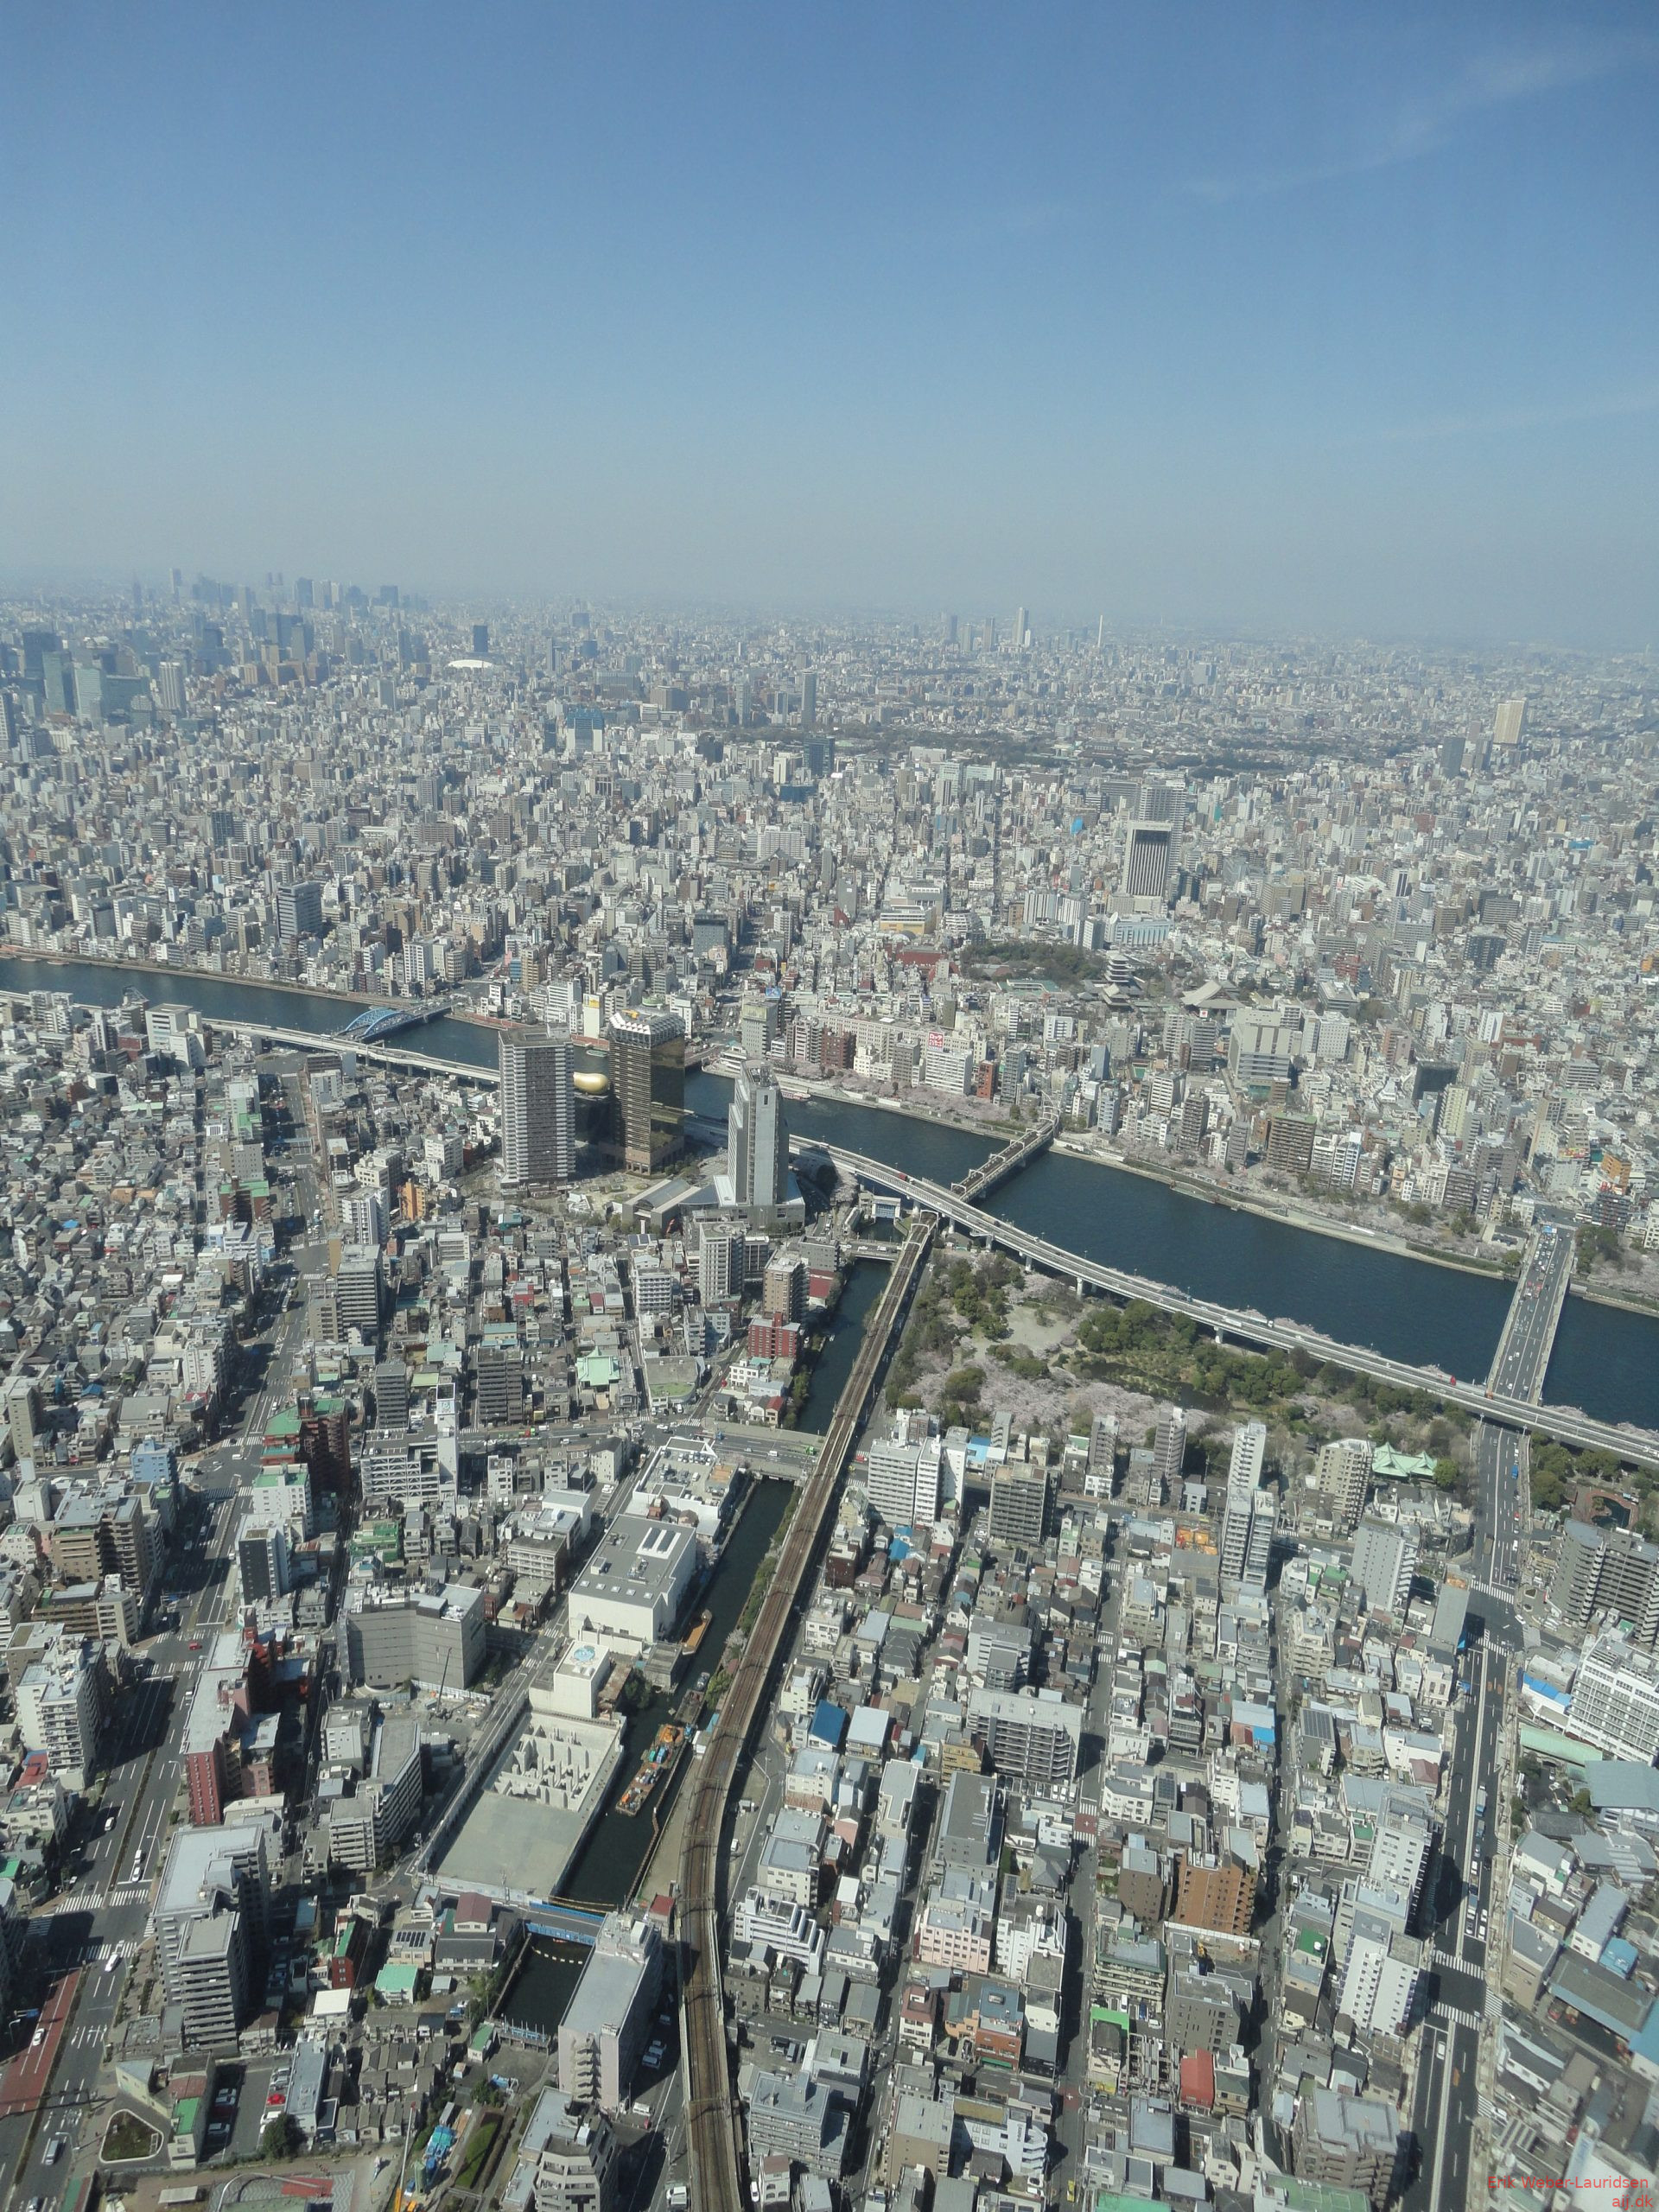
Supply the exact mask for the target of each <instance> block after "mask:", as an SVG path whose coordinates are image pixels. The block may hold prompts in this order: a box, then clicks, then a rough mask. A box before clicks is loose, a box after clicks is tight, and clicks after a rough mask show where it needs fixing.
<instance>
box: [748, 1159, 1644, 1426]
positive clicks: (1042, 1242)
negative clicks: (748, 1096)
mask: <svg viewBox="0 0 1659 2212" xmlns="http://www.w3.org/2000/svg"><path fill="white" fill-rule="evenodd" d="M790 1150H791V1153H792V1154H800V1155H802V1156H807V1157H810V1155H812V1154H822V1155H824V1156H826V1157H827V1158H829V1159H830V1160H833V1161H834V1162H835V1163H836V1166H837V1167H839V1168H840V1169H841V1170H842V1173H844V1174H847V1175H850V1176H852V1177H854V1178H855V1179H857V1180H858V1181H859V1182H861V1183H868V1184H869V1185H872V1186H873V1187H874V1188H875V1189H877V1190H881V1191H888V1192H897V1193H898V1195H899V1197H901V1198H906V1199H908V1200H911V1201H912V1202H913V1203H914V1204H915V1205H917V1206H918V1207H923V1208H925V1209H926V1210H927V1211H929V1212H931V1213H936V1214H938V1216H939V1217H940V1219H941V1220H943V1221H948V1222H950V1223H952V1224H954V1225H955V1226H956V1227H957V1228H958V1229H961V1230H965V1231H966V1232H967V1233H968V1234H969V1236H975V1237H976V1238H978V1239H979V1240H980V1241H981V1242H982V1243H984V1244H986V1245H988V1246H989V1245H995V1247H996V1248H997V1249H1000V1250H1001V1251H1004V1252H1008V1253H1011V1254H1012V1255H1014V1258H1015V1259H1018V1260H1021V1261H1024V1262H1026V1263H1027V1265H1029V1266H1032V1267H1037V1268H1043V1269H1044V1270H1045V1271H1046V1273H1047V1274H1054V1275H1060V1276H1063V1277H1065V1279H1066V1280H1067V1281H1071V1282H1072V1283H1074V1284H1075V1285H1076V1286H1077V1290H1078V1291H1079V1293H1082V1292H1085V1291H1090V1290H1096V1291H1104V1292H1105V1293H1106V1294H1108V1295H1109V1297H1112V1298H1121V1299H1126V1300H1127V1299H1131V1298H1138V1299H1141V1300H1144V1301H1145V1303H1146V1304H1147V1305H1148V1306H1158V1307H1159V1308H1160V1310H1161V1311H1162V1312H1164V1313H1182V1314H1185V1315H1186V1316H1187V1317H1188V1318H1189V1319H1192V1320H1194V1321H1197V1322H1198V1324H1199V1325H1200V1326H1201V1327H1203V1328H1205V1329H1208V1330H1211V1332H1213V1333H1214V1334H1215V1335H1217V1337H1231V1338H1234V1339H1235V1340H1236V1342H1237V1343H1240V1344H1254V1345H1256V1346H1258V1347H1260V1348H1262V1349H1264V1350H1268V1351H1286V1352H1294V1351H1304V1352H1306V1354H1307V1355H1308V1356H1309V1357H1310V1358H1313V1359H1316V1360H1322V1361H1325V1362H1328V1363H1329V1364H1330V1365H1331V1366H1332V1367H1340V1368H1344V1369H1346V1370H1348V1372H1349V1373H1351V1374H1354V1375H1369V1376H1371V1377H1372V1379H1373V1380H1374V1381H1376V1382H1378V1383H1394V1384H1395V1385H1396V1386H1397V1387H1398V1388H1399V1389H1402V1390H1421V1392H1422V1393H1423V1394H1424V1395H1425V1396H1427V1397H1430V1398H1434V1399H1438V1400H1439V1401H1440V1402H1441V1403H1442V1404H1445V1405H1452V1406H1461V1407H1463V1408H1464V1409H1465V1412H1468V1413H1471V1414H1479V1415H1480V1417H1481V1418H1482V1419H1483V1420H1485V1421H1494V1422H1498V1423H1501V1424H1502V1425H1503V1426H1504V1427H1509V1428H1516V1429H1522V1430H1530V1431H1533V1432H1535V1433H1538V1434H1541V1435H1545V1436H1554V1437H1556V1438H1558V1439H1559V1440H1560V1442H1561V1443H1563V1444H1569V1445H1573V1446H1577V1447H1579V1448H1581V1449H1585V1450H1590V1451H1596V1452H1617V1453H1618V1456H1619V1457H1620V1459H1627V1460H1630V1461H1632V1462H1635V1463H1638V1464H1640V1465H1644V1466H1650V1467H1659V1436H1656V1435H1655V1434H1654V1433H1652V1431H1651V1430H1649V1429H1641V1428H1634V1427H1630V1425H1629V1424H1628V1423H1625V1422H1620V1423H1618V1424H1617V1425H1616V1424H1614V1423H1613V1422H1611V1421H1592V1419H1591V1417H1590V1415H1589V1414H1586V1413H1581V1412H1580V1410H1579V1408H1577V1407H1576V1406H1552V1405H1540V1404H1536V1403H1535V1402H1533V1399H1532V1398H1531V1396H1530V1395H1526V1393H1529V1392H1530V1390H1531V1389H1533V1388H1535V1383H1534V1379H1533V1370H1532V1369H1531V1367H1530V1366H1529V1370H1528V1372H1527V1375H1526V1376H1525V1378H1524V1386H1523V1389H1522V1391H1521V1392H1516V1391H1515V1390H1513V1389H1497V1388H1495V1387H1494V1386H1492V1385H1490V1384H1488V1383H1473V1382H1464V1381H1459V1378H1458V1377H1457V1376H1452V1375H1447V1374H1446V1373H1444V1372H1443V1371H1442V1370H1440V1369H1439V1368H1436V1367H1414V1366H1412V1365H1410V1364H1409V1363H1408V1362H1407V1361H1405V1360H1402V1359H1389V1357H1387V1356H1386V1355H1385V1354H1384V1353H1382V1352H1378V1351H1371V1350H1370V1347H1369V1346H1368V1345H1365V1344H1341V1343H1338V1341H1337V1340H1336V1338H1332V1337H1326V1336H1324V1335H1321V1333H1320V1332H1319V1330H1317V1329H1315V1328H1313V1327H1312V1326H1310V1325H1308V1324H1307V1323H1306V1322H1301V1321H1296V1320H1290V1319H1284V1318H1280V1319H1270V1318H1269V1317H1268V1315H1266V1314H1263V1313H1255V1312H1253V1311H1250V1310H1249V1309H1248V1308H1241V1307H1237V1306H1218V1305H1217V1304H1216V1303H1215V1302H1214V1300H1211V1299H1207V1298H1194V1297H1193V1296H1192V1294H1190V1293H1189V1292H1187V1291H1184V1290H1177V1289H1176V1288H1175V1287H1174V1286H1173V1284H1170V1283H1166V1282H1154V1281H1152V1280H1151V1279H1150V1278H1149V1277H1148V1276H1146V1275H1137V1274H1130V1273H1129V1272H1128V1269H1127V1268H1109V1267H1105V1266H1103V1264H1102V1263H1101V1262H1099V1261H1098V1260H1086V1259H1084V1257H1083V1255H1081V1254H1080V1253H1077V1252H1071V1251H1068V1250H1067V1249H1065V1246H1064V1245H1061V1244H1054V1243H1050V1242H1049V1240H1048V1239H1047V1238H1046V1237H1043V1236H1033V1234H1032V1233H1031V1232H1030V1231H1029V1230H1024V1229H1019V1228H1016V1227H1015V1226H1014V1224H1013V1223H1012V1222H1009V1221H1004V1220H1002V1219H1001V1217H1000V1216H999V1215H996V1214H994V1213H988V1212H987V1211H985V1209H984V1208H983V1207H982V1206H978V1205H975V1204H974V1202H973V1201H972V1199H970V1198H963V1196H962V1195H961V1193H960V1192H957V1191H955V1190H952V1189H951V1188H950V1185H948V1184H944V1183H935V1182H931V1181H929V1180H928V1179H926V1178H925V1177H922V1176H919V1175H907V1174H906V1173H905V1172H904V1171H903V1169H902V1168H898V1167H889V1166H887V1162H886V1161H885V1160H872V1159H870V1158H868V1156H867V1155H866V1154H863V1153H858V1152H849V1151H848V1150H847V1149H846V1148H845V1147H842V1146H840V1145H834V1144H826V1143H824V1142H823V1141H822V1140H820V1139H817V1138H811V1139H804V1138H791V1140H790Z"/></svg>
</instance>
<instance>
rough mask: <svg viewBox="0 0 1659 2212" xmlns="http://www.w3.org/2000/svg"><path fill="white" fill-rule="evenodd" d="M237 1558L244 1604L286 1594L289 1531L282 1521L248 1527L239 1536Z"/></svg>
mask: <svg viewBox="0 0 1659 2212" xmlns="http://www.w3.org/2000/svg"><path fill="white" fill-rule="evenodd" d="M236 1560H237V1568H238V1573H240V1575H241V1578H242V1596H243V1600H244V1602H245V1604H247V1605H259V1604H267V1603H272V1602H274V1601H275V1600H276V1599H278V1598H280V1597H283V1595H284V1594H285V1593H286V1592H287V1590H288V1588H289V1551H288V1530H287V1529H285V1528H284V1527H283V1526H282V1525H281V1524H280V1523H275V1524H269V1525H265V1526H257V1525H254V1524H249V1525H248V1526H245V1528H244V1529H243V1530H242V1532H241V1534H240V1535H238V1538H237V1543H236Z"/></svg>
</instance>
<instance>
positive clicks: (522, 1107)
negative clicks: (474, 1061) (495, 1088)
mask: <svg viewBox="0 0 1659 2212" xmlns="http://www.w3.org/2000/svg"><path fill="white" fill-rule="evenodd" d="M499 1057H500V1068H501V1181H502V1185H503V1187H504V1188H512V1187H514V1186H516V1185H522V1184H526V1183H568V1182H569V1181H570V1180H571V1179H572V1178H573V1177H574V1176H575V1172H576V1099H575V1084H574V1082H573V1080H572V1071H571V1065H570V1039H569V1035H568V1034H565V1033H556V1034H555V1035H553V1036H551V1037H545V1038H538V1037H526V1036H509V1035H506V1034H505V1033H504V1034H503V1035H502V1038H501V1040H500V1047H499Z"/></svg>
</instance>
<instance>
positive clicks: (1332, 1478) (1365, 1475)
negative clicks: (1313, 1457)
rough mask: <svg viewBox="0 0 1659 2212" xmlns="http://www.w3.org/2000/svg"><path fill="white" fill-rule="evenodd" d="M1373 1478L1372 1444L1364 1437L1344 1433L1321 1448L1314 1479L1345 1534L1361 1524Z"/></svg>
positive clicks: (1334, 1523) (1337, 1527)
mask: <svg viewBox="0 0 1659 2212" xmlns="http://www.w3.org/2000/svg"><path fill="white" fill-rule="evenodd" d="M1370 1479H1371V1446H1370V1440H1368V1439H1367V1438H1365V1437H1363V1436H1341V1437H1338V1439H1337V1440H1336V1441H1335V1442H1334V1443H1332V1444H1324V1445H1321V1446H1320V1447H1319V1459H1318V1460H1317V1461H1316V1462H1315V1465H1314V1481H1315V1482H1316V1484H1318V1486H1319V1496H1320V1497H1322V1498H1324V1499H1325V1502H1326V1503H1327V1504H1328V1505H1329V1506H1330V1509H1331V1519H1332V1525H1333V1526H1334V1528H1335V1529H1336V1531H1337V1534H1338V1535H1343V1536H1345V1535H1348V1534H1349V1533H1350V1532H1351V1530H1352V1529H1357V1527H1358V1526H1359V1516H1360V1515H1361V1514H1362V1513H1363V1511H1364V1510H1365V1491H1366V1488H1367V1486H1368V1485H1369V1484H1370Z"/></svg>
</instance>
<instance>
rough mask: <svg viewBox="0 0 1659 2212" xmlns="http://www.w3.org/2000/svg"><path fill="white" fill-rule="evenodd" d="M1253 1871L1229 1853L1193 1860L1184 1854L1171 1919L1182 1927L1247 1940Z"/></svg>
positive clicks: (1253, 1902) (1177, 1874)
mask: <svg viewBox="0 0 1659 2212" xmlns="http://www.w3.org/2000/svg"><path fill="white" fill-rule="evenodd" d="M1255 1880H1256V1871H1255V1867H1254V1866H1246V1865H1245V1864H1244V1862H1243V1859H1237V1858H1235V1857H1234V1856H1233V1855H1232V1854H1231V1853H1225V1854H1224V1855H1222V1856H1220V1857H1218V1858H1217V1857H1211V1858H1205V1859H1192V1858H1189V1857H1187V1856H1186V1855H1185V1853H1183V1854H1182V1856H1181V1859H1180V1860H1179V1868H1178V1871H1177V1873H1176V1878H1175V1912H1174V1917H1175V1918H1176V1919H1177V1920H1179V1922H1180V1923H1182V1925H1183V1926H1184V1927H1187V1928H1213V1929H1215V1931H1216V1933H1217V1935H1218V1936H1248V1935H1249V1932H1250V1915H1251V1913H1252V1912H1253V1911H1254V1910H1255Z"/></svg>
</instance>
